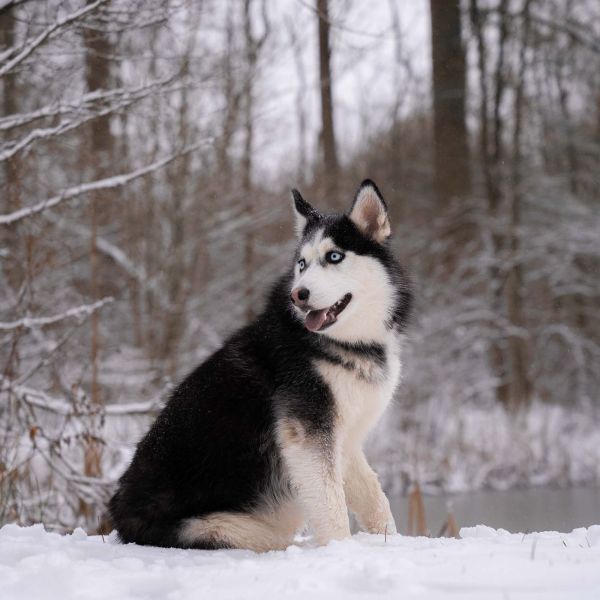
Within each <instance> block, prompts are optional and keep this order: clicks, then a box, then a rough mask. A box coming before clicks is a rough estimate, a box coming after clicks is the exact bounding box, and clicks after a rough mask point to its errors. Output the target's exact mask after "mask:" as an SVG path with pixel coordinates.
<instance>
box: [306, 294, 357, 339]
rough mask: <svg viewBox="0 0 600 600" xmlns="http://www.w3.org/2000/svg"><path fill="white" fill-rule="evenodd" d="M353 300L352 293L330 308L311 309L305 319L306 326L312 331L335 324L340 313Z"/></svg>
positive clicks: (321, 329)
mask: <svg viewBox="0 0 600 600" xmlns="http://www.w3.org/2000/svg"><path fill="white" fill-rule="evenodd" d="M350 300H352V294H346V295H345V296H344V297H343V298H341V299H340V300H338V301H337V302H336V303H335V304H332V305H331V306H330V307H328V308H322V309H320V310H310V311H308V314H307V315H306V319H305V320H304V326H305V327H306V329H308V330H310V331H323V330H324V329H327V328H328V327H330V326H331V325H333V324H334V323H335V322H336V321H337V318H338V315H339V314H340V313H341V312H342V311H343V310H344V309H345V308H346V306H348V303H349V302H350Z"/></svg>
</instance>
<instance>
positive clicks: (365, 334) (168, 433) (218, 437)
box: [109, 180, 411, 551]
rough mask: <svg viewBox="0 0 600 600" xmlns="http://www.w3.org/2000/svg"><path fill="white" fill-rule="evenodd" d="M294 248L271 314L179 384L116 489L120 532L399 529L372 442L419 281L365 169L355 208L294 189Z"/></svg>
mask: <svg viewBox="0 0 600 600" xmlns="http://www.w3.org/2000/svg"><path fill="white" fill-rule="evenodd" d="M292 196H293V201H294V206H295V212H296V230H297V235H298V240H299V243H298V247H297V250H296V253H295V256H294V262H293V265H291V266H290V269H289V272H287V273H286V274H285V275H284V276H283V277H282V278H281V279H280V280H279V281H278V282H277V283H276V284H275V286H274V288H273V290H272V292H271V294H270V297H269V300H268V302H267V306H266V309H265V310H264V312H263V313H262V314H261V315H260V316H259V317H258V318H257V319H256V320H255V321H254V322H252V323H251V324H250V325H248V326H246V327H244V328H243V329H241V330H239V331H238V332H237V333H235V334H234V335H233V336H232V337H231V338H230V339H229V340H228V341H227V342H226V343H225V345H224V346H223V347H222V348H221V349H220V350H218V351H217V352H215V353H214V354H213V355H212V356H211V357H210V358H208V359H207V360H206V362H204V363H203V364H202V365H200V366H199V367H198V368H197V369H196V370H195V371H193V372H192V373H191V374H190V375H188V377H186V379H184V380H183V382H182V383H181V384H180V385H179V386H178V387H177V388H176V389H175V391H174V392H173V394H172V396H171V398H170V400H169V402H168V403H167V405H166V406H165V408H164V409H163V411H162V412H161V414H160V415H159V416H158V418H157V420H156V421H155V423H154V424H153V426H152V428H151V429H150V431H149V432H148V434H147V435H146V436H145V437H144V438H143V439H142V441H141V442H140V443H139V445H138V447H137V451H136V453H135V456H134V458H133V461H132V463H131V465H130V466H129V468H128V469H127V471H126V472H125V474H124V475H123V476H122V477H121V479H120V481H119V487H118V490H117V492H116V494H115V495H114V497H113V498H112V500H111V501H110V507H109V508H110V515H111V518H112V521H113V523H114V525H115V527H116V529H117V531H118V534H119V537H120V539H121V541H122V542H136V543H138V544H149V545H156V546H166V547H174V546H176V547H182V548H204V549H216V548H248V549H251V550H255V551H267V550H273V549H283V548H286V547H287V546H288V545H290V544H291V543H292V541H293V538H294V535H295V534H296V533H297V532H298V531H299V530H301V529H302V528H303V527H305V526H306V525H309V527H310V528H311V529H312V532H313V534H314V538H315V540H316V542H317V543H319V544H325V543H327V542H328V541H330V540H333V539H341V538H345V537H347V536H349V535H350V528H349V525H348V509H350V510H351V511H352V512H353V513H354V514H355V515H356V518H357V520H358V523H359V525H360V526H361V528H363V529H365V530H366V531H369V532H374V533H384V532H387V533H388V534H392V533H395V532H396V526H395V524H394V519H393V517H392V513H391V512H390V506H389V502H388V500H387V498H386V497H385V495H384V493H383V492H382V490H381V486H380V484H379V481H378V479H377V475H376V474H375V473H374V472H373V471H372V469H371V468H370V467H369V464H368V463H367V460H366V459H365V455H364V454H363V450H362V446H363V442H364V441H365V438H366V436H367V433H368V432H369V430H370V429H371V428H372V427H373V425H374V424H375V423H376V421H377V420H378V418H379V417H380V416H381V414H382V412H383V410H384V409H385V407H386V406H387V404H388V403H389V402H390V400H391V398H392V395H393V393H394V389H395V388H396V385H397V384H398V380H399V377H400V368H401V362H400V350H401V344H402V337H403V336H402V332H403V330H404V326H405V323H406V319H407V315H408V311H409V305H410V298H411V296H410V292H409V289H408V285H407V280H406V277H405V275H404V273H403V271H402V269H401V267H400V266H399V265H398V263H397V262H396V261H395V260H394V258H393V256H392V254H391V253H390V250H389V249H388V247H387V245H386V242H387V240H388V237H389V236H390V221H389V218H388V213H387V208H386V205H385V202H384V200H383V198H382V196H381V194H380V192H379V190H378V189H377V186H376V185H375V184H374V183H373V182H372V181H370V180H366V181H364V182H363V183H362V185H361V186H360V188H359V190H358V192H357V194H356V197H355V199H354V203H353V204H352V207H351V209H350V211H349V213H348V214H347V215H346V214H333V215H330V214H321V213H320V212H318V211H317V210H315V209H314V208H313V207H312V206H311V205H310V204H309V203H308V202H306V201H305V200H304V199H303V198H302V196H301V195H300V193H299V192H297V191H296V190H293V191H292Z"/></svg>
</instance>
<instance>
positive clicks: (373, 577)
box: [0, 525, 600, 600]
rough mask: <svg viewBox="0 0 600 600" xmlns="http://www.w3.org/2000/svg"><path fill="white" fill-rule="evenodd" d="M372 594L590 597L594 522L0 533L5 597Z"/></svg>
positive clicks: (595, 565)
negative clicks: (217, 533)
mask: <svg viewBox="0 0 600 600" xmlns="http://www.w3.org/2000/svg"><path fill="white" fill-rule="evenodd" d="M372 597H387V598H402V599H404V598H427V600H435V599H438V598H455V599H456V598H460V599H463V598H467V599H469V598H473V599H475V598H476V599H478V600H486V599H488V598H490V599H492V598H493V599H495V600H497V599H510V600H515V599H520V598H537V599H544V600H553V599H558V598H560V599H567V598H568V599H569V600H574V599H575V600H579V599H588V598H589V599H590V600H592V599H594V600H597V599H598V598H600V525H595V526H593V527H590V528H587V529H584V528H581V529H576V530H574V531H573V532H572V533H556V532H550V533H529V534H527V535H524V534H511V533H508V532H506V531H503V530H501V529H500V530H495V529H491V528H489V527H484V526H477V527H470V528H463V529H461V531H460V539H453V538H425V537H419V538H415V537H406V536H400V535H395V536H387V538H386V537H384V536H383V535H368V534H364V533H361V534H357V535H355V536H353V537H352V538H351V539H348V540H345V541H342V542H332V543H331V544H329V545H328V546H326V547H322V548H314V547H311V546H310V544H307V543H306V542H304V543H299V545H295V546H291V547H289V548H288V549H287V550H286V551H282V552H269V553H266V554H254V553H253V552H249V551H245V550H219V551H201V550H178V549H164V548H152V547H142V546H135V545H120V544H118V543H117V542H116V540H115V539H114V536H113V535H111V536H108V537H107V538H102V537H99V536H87V535H86V534H85V533H84V532H83V530H81V529H76V530H75V532H74V533H73V534H72V535H67V536H61V535H58V534H55V533H48V532H46V531H45V530H44V528H43V526H42V525H34V526H32V527H18V526H16V525H6V526H4V527H3V528H2V529H0V598H2V600H13V599H15V600H16V599H19V600H29V599H35V600H44V599H46V598H48V599H60V600H71V599H91V598H94V599H100V598H102V599H104V598H118V599H119V600H128V599H133V598H136V599H138V600H139V599H154V598H160V599H171V598H172V599H177V600H187V599H192V598H194V599H213V598H215V599H222V598H225V599H229V598H231V599H233V598H244V599H250V600H252V599H254V598H257V599H258V598H260V599H261V600H262V599H270V598H277V599H278V598H310V599H311V600H312V599H321V598H323V599H327V600H332V599H335V598H372Z"/></svg>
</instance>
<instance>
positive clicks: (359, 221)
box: [350, 179, 392, 244]
mask: <svg viewBox="0 0 600 600" xmlns="http://www.w3.org/2000/svg"><path fill="white" fill-rule="evenodd" d="M350 219H351V220H352V221H353V223H354V224H355V225H356V226H357V227H358V228H359V229H360V230H361V231H362V233H364V234H365V235H366V236H367V237H370V238H372V239H374V240H375V241H376V242H379V243H380V244H383V242H385V240H387V238H388V237H390V234H391V232H392V230H391V227H390V219H389V217H388V212H387V206H386V205H385V201H384V199H383V196H382V195H381V192H380V191H379V189H378V188H377V186H376V185H375V183H374V182H372V181H371V180H370V179H365V180H364V181H363V182H362V183H361V184H360V187H359V188H358V192H356V197H355V198H354V204H352V210H351V211H350Z"/></svg>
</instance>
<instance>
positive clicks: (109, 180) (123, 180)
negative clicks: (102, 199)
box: [0, 138, 212, 225]
mask: <svg viewBox="0 0 600 600" xmlns="http://www.w3.org/2000/svg"><path fill="white" fill-rule="evenodd" d="M210 142H212V138H207V139H205V140H203V141H202V142H199V143H197V144H193V145H192V146H188V147H187V148H184V149H183V150H180V151H178V152H174V153H173V154H170V155H169V156H167V157H165V158H162V159H161V160H159V161H156V162H154V163H152V164H150V165H147V166H145V167H141V168H139V169H137V170H136V171H132V172H131V173H125V174H123V175H115V176H113V177H106V178H105V179H99V180H97V181H91V182H89V183H82V184H80V185H76V186H74V187H70V188H67V189H66V190H64V191H63V192H62V193H60V194H58V195H56V196H52V197H51V198H48V199H46V200H42V201H41V202H38V203H37V204H34V205H33V206H28V207H26V208H22V209H19V210H15V211H14V212H12V213H8V214H4V215H0V225H11V224H13V223H16V222H18V221H21V220H22V219H25V218H27V217H30V216H32V215H36V214H38V213H41V212H42V211H44V210H47V209H48V208H53V207H55V206H57V205H58V204H60V203H61V202H64V201H65V200H70V199H72V198H77V197H78V196H82V195H84V194H87V193H89V192H94V191H99V190H107V189H112V188H117V187H122V186H124V185H126V184H128V183H129V182H131V181H133V180H134V179H138V178H139V177H143V176H144V175H147V174H148V173H153V172H154V171H158V170H159V169H161V168H162V167H164V166H166V165H168V164H169V163H171V162H172V161H174V160H176V159H177V158H179V157H181V156H185V155H186V154H189V153H190V152H194V151H195V150H198V149H199V148H202V147H204V146H206V145H207V144H209V143H210Z"/></svg>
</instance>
